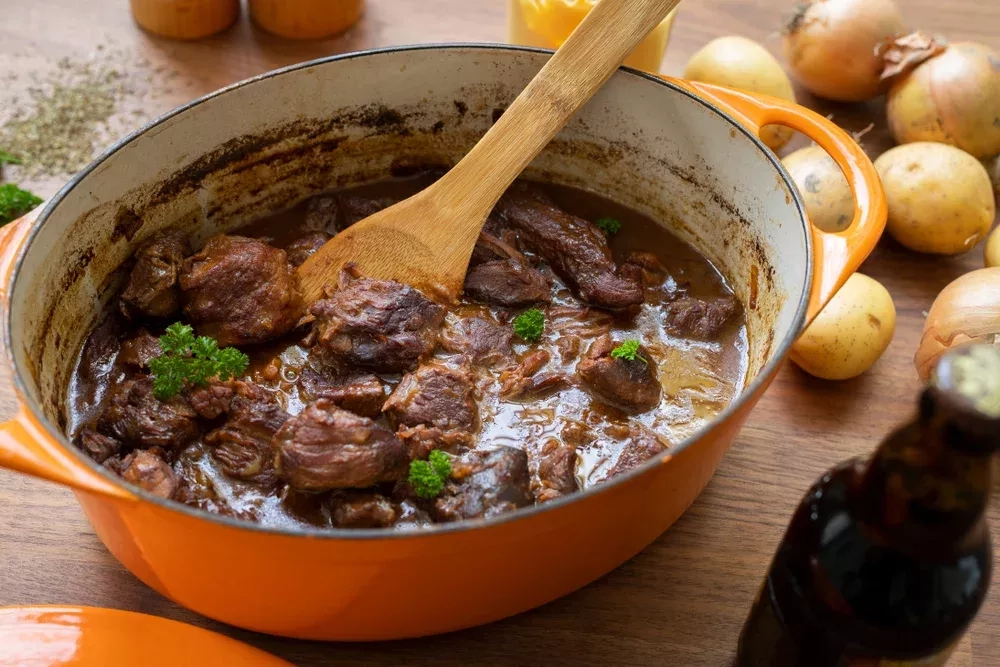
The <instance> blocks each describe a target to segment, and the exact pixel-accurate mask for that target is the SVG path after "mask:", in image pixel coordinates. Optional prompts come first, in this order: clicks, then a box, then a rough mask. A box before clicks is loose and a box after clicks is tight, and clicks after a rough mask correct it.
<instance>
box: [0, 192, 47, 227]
mask: <svg viewBox="0 0 1000 667" xmlns="http://www.w3.org/2000/svg"><path fill="white" fill-rule="evenodd" d="M41 203H42V200H41V199H39V198H38V197H36V196H35V195H33V194H32V193H30V192H28V191H27V190H22V189H21V188H19V187H17V186H16V185H14V184H13V183H6V184H4V185H0V225H6V224H7V223H8V222H13V221H14V220H17V219H18V218H20V217H21V216H22V215H24V214H25V213H27V212H28V211H30V210H31V209H33V208H35V207H36V206H38V205H39V204H41Z"/></svg>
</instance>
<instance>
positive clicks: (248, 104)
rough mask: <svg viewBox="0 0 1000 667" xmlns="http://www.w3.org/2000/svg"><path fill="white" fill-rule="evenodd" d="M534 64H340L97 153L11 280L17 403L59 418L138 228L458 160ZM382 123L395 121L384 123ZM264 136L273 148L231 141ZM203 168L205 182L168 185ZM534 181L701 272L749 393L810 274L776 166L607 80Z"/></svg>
mask: <svg viewBox="0 0 1000 667" xmlns="http://www.w3.org/2000/svg"><path fill="white" fill-rule="evenodd" d="M547 57H548V56H547V55H546V54H543V53H537V52H531V51H523V50H516V49H509V48H502V47H475V46H455V47H436V48H413V49H402V50H390V51H383V52H375V53H369V54H361V55H352V56H347V57H344V58H339V59H334V60H329V61H325V62H321V63H318V64H312V65H308V66H302V67H299V68H293V69H290V70H287V71H283V72H280V73H277V74H272V75H265V76H264V77H261V78H259V79H257V80H254V81H252V82H249V83H245V84H240V85H237V86H234V87H232V88H230V89H227V90H225V91H223V92H221V93H219V94H216V95H214V96H212V97H210V98H207V99H205V100H202V101H200V102H197V103H195V104H193V105H191V106H189V107H187V108H185V109H183V110H181V111H179V112H176V113H174V114H172V115H169V116H167V117H166V118H165V119H163V120H161V121H159V122H157V123H154V124H153V125H152V126H151V127H149V128H147V129H146V130H144V131H143V132H141V133H139V134H138V135H137V136H135V137H133V138H131V139H130V140H128V141H127V142H125V143H124V144H122V145H120V146H119V147H117V149H115V150H113V151H111V152H109V154H107V155H106V156H105V157H104V158H102V159H101V160H99V161H98V162H97V163H96V164H95V166H94V167H92V168H91V169H90V170H89V171H87V172H85V173H84V174H82V175H81V177H79V179H78V180H77V181H76V182H75V183H73V184H71V186H70V187H68V188H67V189H66V190H65V191H64V192H63V193H62V194H61V196H60V197H57V198H56V200H54V202H53V203H52V204H51V205H50V206H49V208H48V209H47V211H46V212H45V213H44V214H43V216H42V218H41V220H40V222H39V223H38V225H39V226H38V228H37V231H36V232H34V234H33V237H32V238H31V239H30V241H29V244H28V245H27V248H26V250H25V251H24V254H23V257H22V260H21V264H20V267H19V269H18V272H17V275H16V278H15V283H14V285H13V289H12V294H11V298H10V310H9V317H10V321H11V323H12V324H11V343H12V354H13V356H14V360H15V365H16V368H17V371H18V374H19V377H20V378H21V380H22V382H23V384H24V386H25V389H26V392H27V393H28V395H29V398H30V399H32V400H33V401H34V402H36V403H37V404H38V405H39V406H40V407H41V409H42V411H43V412H44V413H45V415H46V416H47V417H48V418H49V419H50V420H52V421H53V422H54V423H55V424H56V425H58V424H59V423H60V422H61V413H62V405H63V396H64V387H65V385H66V381H67V378H68V374H69V372H70V371H71V369H72V365H73V363H74V360H75V357H76V355H77V353H78V351H79V348H80V345H81V344H82V342H83V339H84V336H85V334H86V333H87V331H88V329H89V328H90V326H91V325H92V324H93V323H94V322H95V320H96V318H97V316H98V314H99V313H100V311H101V309H102V307H103V303H104V302H105V301H106V300H107V299H108V298H109V296H110V295H111V294H112V293H113V291H114V289H115V288H117V286H118V284H119V283H120V279H121V271H120V270H118V269H119V267H120V265H121V264H122V263H123V262H125V261H126V260H127V258H128V257H129V256H130V254H131V252H132V249H133V248H134V247H135V245H137V244H138V243H140V242H141V241H142V240H143V239H144V238H146V237H148V236H149V235H150V234H152V233H154V232H155V231H157V230H158V229H160V228H163V227H166V226H173V225H178V224H179V225H182V226H185V227H187V228H189V229H191V230H192V231H194V232H196V235H197V237H198V238H205V237H207V236H208V235H209V234H211V233H213V232H216V231H218V230H224V229H231V228H233V227H237V226H239V225H241V224H243V223H245V222H247V221H248V220H249V219H251V218H255V217H259V216H262V215H266V214H268V213H271V212H272V211H274V210H276V209H279V208H284V207H287V206H289V205H291V204H292V203H294V202H295V201H298V200H300V199H302V198H304V197H307V196H309V195H311V194H314V193H316V192H319V191H322V190H324V189H328V188H330V187H333V186H337V185H347V184H351V183H357V182H362V181H366V180H372V179H375V178H380V177H385V176H387V175H388V172H389V167H390V164H391V163H392V162H393V160H398V159H399V158H402V157H411V158H414V159H416V160H417V161H427V160H438V161H444V162H450V163H454V162H455V161H457V159H459V158H460V157H461V155H463V154H464V153H465V152H466V151H467V150H468V148H469V147H470V146H471V145H472V144H473V143H474V142H475V140H476V138H477V137H479V136H481V135H482V134H483V133H484V132H485V131H486V130H487V129H488V128H489V126H490V125H491V123H492V117H493V112H494V109H498V108H502V107H504V106H506V105H507V104H509V103H510V102H511V101H512V100H513V98H514V97H515V96H516V95H517V93H518V92H519V91H520V90H521V89H522V88H523V87H524V85H525V84H526V83H527V82H528V81H529V79H530V78H531V77H532V76H533V75H534V74H535V73H536V72H537V71H538V69H539V68H540V67H541V66H542V65H543V64H544V62H545V61H546V59H547ZM373 103H375V104H381V105H384V106H385V107H386V108H387V109H389V110H392V111H395V112H398V113H399V114H400V116H399V117H397V116H394V115H393V114H391V113H390V114H388V115H386V114H385V113H382V111H384V110H382V111H379V110H378V109H373V108H372V106H371V105H372V104H373ZM463 108H464V111H463ZM330 119H339V122H335V121H331V120H330ZM386 120H388V121H393V120H395V121H399V122H395V123H394V122H389V124H388V126H384V127H381V128H380V127H379V122H384V121H386ZM290 121H302V122H301V123H300V124H299V125H297V126H296V125H294V124H292V125H289V123H290ZM314 121H315V122H314ZM279 128H284V129H279ZM403 128H405V131H404V132H403V133H402V134H401V133H400V130H401V129H403ZM264 134H270V135H281V136H282V137H284V138H283V139H281V140H280V141H275V140H273V136H272V141H271V142H270V143H268V142H256V143H255V142H254V141H244V142H243V145H242V146H235V145H234V143H233V142H234V141H238V140H239V138H241V137H245V136H253V135H258V136H259V135H264ZM334 138H337V139H336V140H334ZM227 142H231V143H230V150H231V151H233V150H238V149H241V150H242V152H241V153H240V154H239V155H238V156H237V158H236V159H232V160H229V161H228V164H227V165H226V166H220V165H219V164H210V163H211V160H207V159H204V158H203V156H205V155H206V154H209V153H211V152H212V151H213V150H216V149H218V148H219V147H221V146H223V145H224V144H226V143H227ZM292 149H301V150H299V151H298V154H294V155H293V154H292V153H291V152H290V151H292ZM199 159H201V164H202V166H203V167H205V168H204V169H203V170H202V171H201V173H199V174H197V175H196V176H195V177H194V178H193V179H191V180H189V181H178V182H181V183H182V185H180V186H177V187H175V188H174V189H173V190H172V191H171V190H166V191H165V190H164V188H163V186H162V183H163V182H164V181H167V180H169V179H170V178H172V177H174V176H175V175H176V173H177V172H179V171H181V170H183V169H185V168H190V167H191V165H193V164H196V163H198V161H199ZM206 165H207V166H206ZM529 176H533V177H537V178H542V179H544V180H549V181H554V182H559V183H563V184H567V185H572V186H576V187H583V188H586V189H589V190H593V191H596V192H599V193H600V194H602V195H604V196H606V197H609V198H611V199H613V200H616V201H618V202H620V203H622V204H625V205H627V206H629V207H632V208H634V209H637V210H640V211H642V212H644V213H647V214H649V215H651V216H652V217H654V218H655V219H657V220H660V221H661V222H662V224H664V225H666V226H667V227H669V228H670V229H671V230H673V231H674V232H675V233H676V234H677V235H678V236H680V237H681V238H682V239H684V240H686V241H688V242H689V243H691V244H693V245H694V246H695V247H697V248H698V249H699V250H701V251H702V252H703V253H704V254H705V255H706V256H707V257H708V258H709V259H710V260H712V261H713V262H714V263H715V264H716V265H717V266H718V267H719V268H720V269H721V270H722V271H723V273H724V274H725V275H726V276H727V278H728V279H729V280H730V282H731V284H732V285H733V287H734V289H735V291H736V293H737V295H738V296H739V297H740V299H741V300H742V301H743V303H744V304H745V305H747V306H748V308H747V313H748V325H749V333H750V350H749V356H750V361H749V376H750V377H748V379H747V380H748V382H747V384H749V381H750V380H751V379H752V377H753V376H754V375H756V374H757V373H758V372H759V371H760V370H761V369H762V368H763V367H764V365H765V364H766V363H767V362H768V361H769V360H770V359H771V357H772V356H773V355H774V354H776V353H778V351H779V350H783V349H784V347H785V344H786V343H787V342H790V340H791V339H792V337H793V336H794V334H795V333H796V332H795V331H794V329H795V328H796V327H797V326H799V324H800V322H801V313H799V312H798V311H799V310H800V303H801V301H802V297H803V289H804V286H805V285H806V284H807V282H808V277H809V276H808V271H809V268H808V266H809V262H808V260H807V257H808V243H807V231H806V225H805V222H804V220H803V217H802V214H801V213H800V210H799V207H798V204H797V200H796V197H795V195H794V194H793V192H792V191H791V190H790V189H789V185H788V182H787V181H786V180H785V178H784V177H783V176H782V172H781V170H780V168H779V167H778V166H777V162H776V159H775V158H774V156H773V155H771V154H770V153H769V152H767V151H766V149H764V148H763V147H762V146H761V145H759V144H758V143H756V142H755V141H753V140H752V139H751V138H750V137H749V136H748V135H747V134H745V133H744V132H743V131H742V130H741V129H738V128H737V127H736V126H735V125H734V124H733V123H732V122H731V121H729V120H728V119H727V118H726V117H724V116H723V115H721V114H720V113H719V112H718V111H716V110H714V109H712V108H711V107H709V106H708V105H706V104H705V103H704V102H702V101H700V100H698V99H695V98H693V97H691V96H689V95H688V94H686V93H683V92H681V91H680V90H677V89H674V88H671V87H669V86H668V85H664V84H663V83H662V82H660V81H657V80H654V79H652V78H649V77H646V76H643V75H640V74H637V73H631V72H626V71H622V72H619V73H617V74H616V75H615V76H614V77H613V78H612V80H611V81H610V82H609V83H608V84H607V85H606V86H605V87H604V88H603V89H602V90H601V91H600V92H599V93H598V94H597V95H596V96H595V97H594V99H593V100H592V101H591V102H590V103H589V104H588V105H587V106H586V107H585V108H584V109H583V110H582V111H581V112H580V113H579V114H578V115H577V116H576V117H575V118H574V119H573V121H571V123H570V124H569V126H568V127H567V128H566V129H565V130H564V131H563V132H562V133H561V134H560V135H559V137H558V138H557V140H556V141H555V142H553V144H552V145H551V146H550V147H549V148H548V149H547V150H546V151H545V153H544V154H543V155H542V156H541V157H539V158H538V160H536V161H535V162H534V163H533V164H532V166H531V167H530V170H529ZM175 180H176V179H175ZM158 190H159V192H158ZM158 200H159V201H158ZM132 213H134V214H136V215H138V217H139V218H140V219H141V220H142V223H143V224H142V226H141V227H140V228H139V229H138V231H137V233H136V234H135V235H134V236H133V237H132V238H131V239H129V238H127V237H126V236H122V234H121V233H120V232H119V233H117V234H116V233H114V232H113V230H114V229H115V228H116V225H117V226H118V227H119V229H121V228H123V227H124V228H127V227H128V224H127V223H128V220H129V217H128V216H129V215H131V214H132ZM123 221H124V222H123ZM753 282H756V283H757V288H756V290H753V288H752V283H753ZM752 291H755V292H756V298H755V299H751V292H752ZM751 301H752V303H751Z"/></svg>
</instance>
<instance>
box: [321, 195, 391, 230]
mask: <svg viewBox="0 0 1000 667" xmlns="http://www.w3.org/2000/svg"><path fill="white" fill-rule="evenodd" d="M383 208H385V206H384V205H383V204H382V202H379V201H376V200H374V199H367V198H365V197H355V196H354V195H320V196H318V197H313V198H312V199H311V200H310V201H309V204H308V205H307V207H306V219H305V228H306V229H308V230H310V231H318V232H326V233H327V234H336V233H337V232H342V231H344V230H345V229H347V228H348V227H350V226H351V225H353V224H354V223H356V222H360V221H361V220H364V219H365V218H367V217H368V216H370V215H374V214H375V213H378V212H379V211H381V210H382V209H383Z"/></svg>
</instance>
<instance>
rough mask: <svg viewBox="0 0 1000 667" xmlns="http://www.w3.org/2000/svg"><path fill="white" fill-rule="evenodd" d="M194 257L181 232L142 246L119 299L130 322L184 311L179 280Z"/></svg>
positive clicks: (157, 236) (156, 237) (162, 235)
mask: <svg viewBox="0 0 1000 667" xmlns="http://www.w3.org/2000/svg"><path fill="white" fill-rule="evenodd" d="M190 253H191V246H190V245H189V244H188V240H187V235H186V234H184V233H183V232H180V231H165V232H159V233H157V234H154V235H153V236H152V237H150V239H149V240H148V241H146V242H145V243H143V244H142V245H141V246H139V249H138V250H136V251H135V255H134V257H135V266H133V267H132V271H131V272H130V273H129V276H128V280H127V281H126V282H125V288H124V289H123V290H122V292H121V295H120V296H119V307H120V310H121V312H122V314H123V315H125V317H127V318H129V319H137V318H140V317H154V318H164V317H170V316H172V315H174V314H175V313H176V312H177V311H178V310H180V290H179V289H178V276H179V273H180V270H181V265H182V264H183V262H184V258H185V257H187V256H188V255H189V254H190Z"/></svg>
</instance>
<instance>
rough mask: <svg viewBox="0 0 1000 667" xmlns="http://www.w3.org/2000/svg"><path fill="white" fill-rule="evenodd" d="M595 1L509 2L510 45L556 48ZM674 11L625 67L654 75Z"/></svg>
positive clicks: (645, 40)
mask: <svg viewBox="0 0 1000 667" xmlns="http://www.w3.org/2000/svg"><path fill="white" fill-rule="evenodd" d="M597 2H598V0H509V3H510V4H509V6H508V11H507V36H508V41H509V42H510V43H511V44H519V45H522V46H537V47H541V48H546V49H558V48H559V47H560V46H562V44H563V42H565V41H566V39H567V38H568V37H569V36H570V33H572V32H573V30H574V29H575V28H576V26H578V25H579V24H580V21H582V20H583V17H585V16H586V15H587V12H589V11H590V10H591V9H593V7H594V5H595V4H596V3H597ZM676 11H677V10H676V9H675V10H674V11H672V12H670V14H668V15H667V18H665V19H663V21H662V22H661V23H660V25H658V26H657V27H656V29H655V30H653V32H651V33H650V34H649V35H647V36H646V39H644V40H643V41H642V42H641V43H640V44H639V46H637V47H636V49H635V51H633V52H632V54H631V55H630V56H629V57H628V59H627V60H626V61H625V64H626V65H628V66H630V67H636V68H638V69H642V70H646V71H648V72H657V71H659V69H660V61H661V60H663V54H664V52H665V51H666V50H667V41H668V40H669V39H670V27H671V25H672V24H673V21H674V14H675V13H676Z"/></svg>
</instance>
